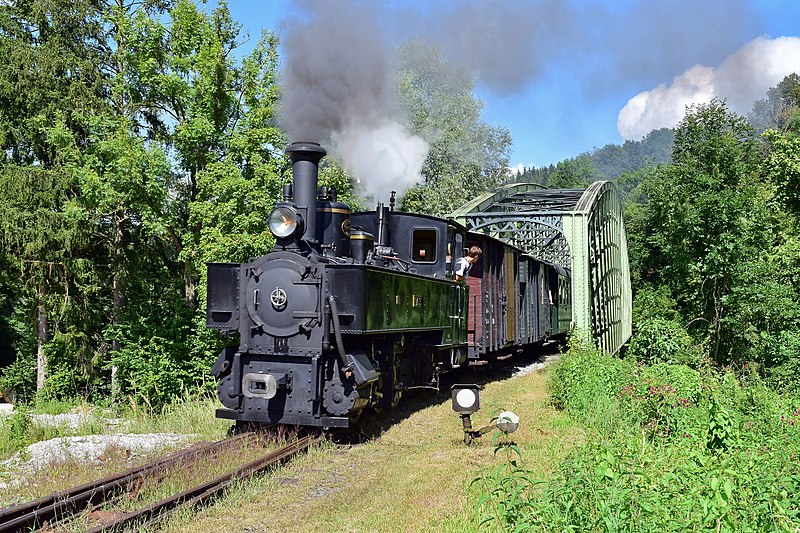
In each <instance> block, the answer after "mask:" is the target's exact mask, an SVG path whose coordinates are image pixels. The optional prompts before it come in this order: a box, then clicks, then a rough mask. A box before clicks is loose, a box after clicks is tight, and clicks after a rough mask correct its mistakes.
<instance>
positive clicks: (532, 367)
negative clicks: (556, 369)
mask: <svg viewBox="0 0 800 533" xmlns="http://www.w3.org/2000/svg"><path fill="white" fill-rule="evenodd" d="M559 359H561V354H554V355H548V356H545V358H544V360H543V361H540V362H537V363H531V364H529V365H527V366H523V367H519V368H517V371H516V372H514V374H512V376H511V377H514V378H518V377H522V376H525V375H527V374H530V373H531V372H539V371H541V370H544V368H545V367H546V366H547V365H549V364H552V363H555V362H556V361H558V360H559Z"/></svg>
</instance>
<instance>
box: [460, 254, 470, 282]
mask: <svg viewBox="0 0 800 533" xmlns="http://www.w3.org/2000/svg"><path fill="white" fill-rule="evenodd" d="M471 269H472V263H470V262H469V261H467V258H466V257H459V258H458V259H457V260H456V276H461V277H462V278H466V277H467V275H469V271H470V270H471Z"/></svg>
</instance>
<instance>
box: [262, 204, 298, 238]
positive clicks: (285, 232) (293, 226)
mask: <svg viewBox="0 0 800 533" xmlns="http://www.w3.org/2000/svg"><path fill="white" fill-rule="evenodd" d="M297 220H298V216H297V212H296V211H295V210H294V209H292V208H291V207H283V206H282V207H276V208H275V209H273V210H272V212H271V213H270V214H269V219H268V221H267V222H268V224H269V230H270V231H271V232H272V234H273V235H275V236H276V237H278V238H281V239H283V238H286V237H290V236H291V235H293V234H294V232H295V231H296V230H297Z"/></svg>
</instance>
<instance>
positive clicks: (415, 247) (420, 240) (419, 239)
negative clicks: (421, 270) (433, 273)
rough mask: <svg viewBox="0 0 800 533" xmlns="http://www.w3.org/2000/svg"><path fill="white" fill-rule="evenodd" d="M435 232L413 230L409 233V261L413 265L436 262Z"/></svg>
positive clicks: (433, 230)
mask: <svg viewBox="0 0 800 533" xmlns="http://www.w3.org/2000/svg"><path fill="white" fill-rule="evenodd" d="M436 236H437V235H436V230H435V229H415V230H413V231H412V233H411V246H412V248H411V250H412V252H411V260H412V261H414V262H415V263H435V262H436Z"/></svg>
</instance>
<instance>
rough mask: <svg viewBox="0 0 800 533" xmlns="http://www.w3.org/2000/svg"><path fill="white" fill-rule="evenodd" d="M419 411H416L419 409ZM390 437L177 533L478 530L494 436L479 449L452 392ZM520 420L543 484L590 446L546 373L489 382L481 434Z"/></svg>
mask: <svg viewBox="0 0 800 533" xmlns="http://www.w3.org/2000/svg"><path fill="white" fill-rule="evenodd" d="M414 404H416V405H414ZM406 409H407V410H406V411H397V412H395V413H393V417H394V419H395V420H393V423H392V424H391V426H390V427H388V429H387V430H386V431H385V432H383V433H382V434H381V435H380V437H378V438H376V439H374V440H372V441H370V442H368V443H366V444H360V445H356V446H353V447H340V446H333V445H331V446H328V447H324V448H321V449H317V450H314V451H313V452H312V453H311V454H310V455H308V456H306V457H304V458H302V459H301V460H299V461H297V462H295V463H293V464H292V465H291V466H288V467H286V468H284V469H283V470H282V471H280V472H277V473H275V474H274V475H272V476H267V477H265V478H262V479H259V480H254V481H251V482H249V483H247V484H245V485H243V486H242V487H241V488H240V490H238V491H236V492H234V493H232V494H230V495H229V496H227V497H226V498H225V499H224V500H222V501H220V502H218V503H217V504H216V505H214V506H213V507H211V508H209V509H206V510H203V511H201V512H199V513H197V514H193V515H191V516H183V517H179V518H178V519H177V520H174V521H173V522H172V523H171V524H169V525H168V527H167V530H168V531H191V532H199V531H203V532H206V531H253V532H255V531H276V532H277V531H298V532H299V531H303V532H306V531H326V532H327V531H363V532H368V531H369V532H372V531H415V532H416V531H437V532H438V531H459V532H461V531H474V530H476V529H477V523H478V520H477V517H476V515H475V502H476V499H477V495H478V492H479V489H478V487H477V486H473V487H472V488H470V487H469V484H470V481H471V480H472V479H474V477H475V476H476V474H477V473H478V472H480V471H481V469H484V468H492V467H494V466H495V465H497V464H499V462H500V460H501V459H502V458H501V457H499V456H498V457H495V455H494V446H493V444H492V436H493V433H489V434H487V435H485V436H484V437H482V438H481V439H480V441H478V442H476V444H474V445H472V446H469V447H467V446H465V445H464V443H463V442H462V438H463V433H462V431H461V421H460V419H459V417H458V416H457V415H456V414H455V413H453V411H452V410H451V407H450V395H449V392H441V393H439V394H436V395H434V394H432V393H431V394H424V393H423V394H420V395H418V397H417V398H416V399H415V400H414V401H413V402H410V405H407V406H406ZM504 409H510V410H512V411H514V412H516V413H517V414H519V415H520V417H521V419H522V423H521V425H520V429H519V430H518V431H517V432H516V433H514V434H513V437H514V441H515V442H516V443H517V444H518V445H519V446H520V447H521V448H522V450H523V454H524V459H525V461H526V462H527V464H528V466H529V467H531V468H533V469H534V470H535V471H536V472H537V474H538V475H540V476H542V477H547V476H549V475H550V474H551V473H552V471H553V469H555V468H557V466H558V464H559V463H560V461H561V459H562V457H563V456H564V455H565V454H566V453H568V451H569V450H570V449H571V448H572V447H573V446H574V445H575V444H576V443H578V442H581V441H582V440H583V434H582V432H581V431H580V429H579V428H577V427H576V426H575V425H573V424H572V423H571V422H570V421H569V420H568V419H567V417H566V416H565V415H563V414H562V413H560V412H558V411H556V410H554V409H552V408H551V407H549V406H548V405H547V385H546V376H545V374H544V373H542V372H531V373H527V374H525V375H521V376H518V377H508V378H506V379H501V380H497V381H494V382H491V383H489V384H487V385H486V386H485V387H484V389H483V391H482V393H481V411H480V412H478V413H477V414H476V415H473V425H474V426H475V427H479V426H480V425H483V424H484V423H487V422H488V420H489V419H490V418H491V417H492V416H493V415H496V414H497V413H499V412H500V411H501V410H504Z"/></svg>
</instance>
